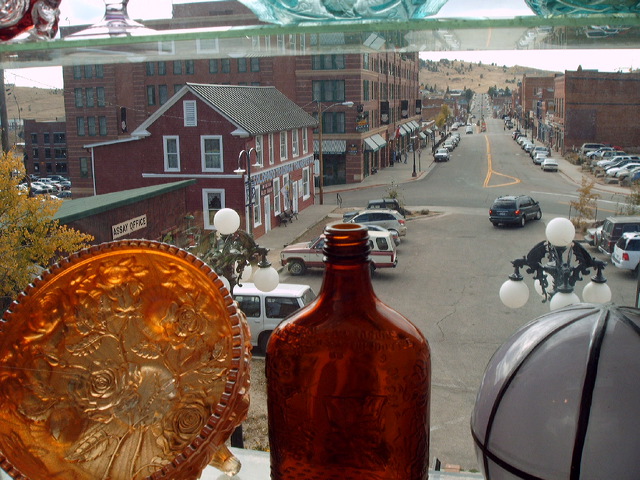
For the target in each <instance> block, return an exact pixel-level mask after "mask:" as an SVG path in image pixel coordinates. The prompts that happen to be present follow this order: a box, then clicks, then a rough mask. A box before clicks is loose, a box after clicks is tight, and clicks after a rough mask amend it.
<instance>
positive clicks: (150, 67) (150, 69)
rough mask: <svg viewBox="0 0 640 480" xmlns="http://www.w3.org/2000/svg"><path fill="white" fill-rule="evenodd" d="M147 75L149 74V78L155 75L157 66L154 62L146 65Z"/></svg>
mask: <svg viewBox="0 0 640 480" xmlns="http://www.w3.org/2000/svg"><path fill="white" fill-rule="evenodd" d="M146 73H147V76H148V77H150V76H151V75H155V73H156V67H155V64H154V63H153V62H147V64H146Z"/></svg>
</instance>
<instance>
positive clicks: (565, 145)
mask: <svg viewBox="0 0 640 480" xmlns="http://www.w3.org/2000/svg"><path fill="white" fill-rule="evenodd" d="M554 91H555V113H554V115H553V120H552V124H551V128H552V139H553V145H554V148H556V149H557V150H559V151H561V152H562V153H565V152H566V151H568V150H572V149H574V148H580V146H581V145H582V144H583V143H589V142H596V143H604V144H611V145H616V146H620V147H622V148H623V149H624V150H625V151H627V152H637V151H639V148H640V128H638V111H639V108H640V73H608V72H598V71H595V70H582V71H575V72H569V71H567V72H565V73H564V75H558V76H556V77H555V85H554Z"/></svg>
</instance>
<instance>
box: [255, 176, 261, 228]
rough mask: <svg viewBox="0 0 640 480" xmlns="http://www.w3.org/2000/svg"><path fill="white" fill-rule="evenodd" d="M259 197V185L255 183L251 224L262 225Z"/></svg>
mask: <svg viewBox="0 0 640 480" xmlns="http://www.w3.org/2000/svg"><path fill="white" fill-rule="evenodd" d="M261 200H262V199H261V198H260V185H256V186H255V187H254V190H253V226H254V227H259V226H260V225H262V202H261Z"/></svg>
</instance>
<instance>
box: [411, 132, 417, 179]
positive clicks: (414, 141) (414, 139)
mask: <svg viewBox="0 0 640 480" xmlns="http://www.w3.org/2000/svg"><path fill="white" fill-rule="evenodd" d="M416 138H418V136H417V135H415V136H413V137H411V140H412V141H413V172H412V173H411V176H412V177H417V176H418V174H417V173H416Z"/></svg>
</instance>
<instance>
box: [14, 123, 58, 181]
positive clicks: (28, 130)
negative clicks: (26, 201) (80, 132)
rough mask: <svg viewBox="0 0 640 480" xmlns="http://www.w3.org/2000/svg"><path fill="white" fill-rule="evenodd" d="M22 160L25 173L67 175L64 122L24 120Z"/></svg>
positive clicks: (44, 175)
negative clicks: (23, 160) (25, 169)
mask: <svg viewBox="0 0 640 480" xmlns="http://www.w3.org/2000/svg"><path fill="white" fill-rule="evenodd" d="M24 132H25V139H24V140H25V142H24V158H25V166H26V168H27V173H32V174H35V175H40V176H43V177H46V176H47V175H62V176H65V177H66V176H68V175H69V165H68V158H67V133H66V123H65V122H64V121H56V122H39V121H37V120H26V119H25V120H24Z"/></svg>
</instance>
